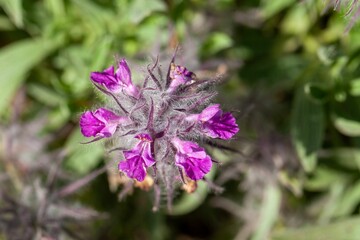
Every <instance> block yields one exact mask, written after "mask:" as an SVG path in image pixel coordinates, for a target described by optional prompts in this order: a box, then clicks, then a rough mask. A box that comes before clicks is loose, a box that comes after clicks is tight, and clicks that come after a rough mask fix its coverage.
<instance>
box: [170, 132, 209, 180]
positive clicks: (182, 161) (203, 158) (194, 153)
mask: <svg viewBox="0 0 360 240" xmlns="http://www.w3.org/2000/svg"><path fill="white" fill-rule="evenodd" d="M171 142H172V144H173V145H174V147H175V148H176V155H175V164H176V165H177V166H178V167H181V168H182V169H184V171H185V173H186V175H187V176H188V177H189V178H190V179H192V180H195V181H196V180H199V179H202V178H203V177H204V176H205V174H207V173H208V172H210V169H211V166H212V161H211V158H210V157H209V156H208V155H207V154H206V152H205V150H204V148H202V147H200V146H199V145H197V144H196V143H194V142H190V141H182V140H180V139H179V138H177V137H175V138H173V139H172V141H171Z"/></svg>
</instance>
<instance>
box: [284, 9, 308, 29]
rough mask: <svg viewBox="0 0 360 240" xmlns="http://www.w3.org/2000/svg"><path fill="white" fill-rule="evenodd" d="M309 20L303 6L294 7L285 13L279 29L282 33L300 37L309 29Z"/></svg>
mask: <svg viewBox="0 0 360 240" xmlns="http://www.w3.org/2000/svg"><path fill="white" fill-rule="evenodd" d="M310 24H311V22H310V18H309V16H308V14H307V9H306V7H305V5H300V4H299V5H296V6H294V7H293V8H291V10H290V11H289V12H288V13H287V15H286V16H285V19H284V20H283V21H282V25H281V29H282V31H283V32H284V33H288V34H294V35H301V34H304V33H306V32H307V31H308V29H309V28H310Z"/></svg>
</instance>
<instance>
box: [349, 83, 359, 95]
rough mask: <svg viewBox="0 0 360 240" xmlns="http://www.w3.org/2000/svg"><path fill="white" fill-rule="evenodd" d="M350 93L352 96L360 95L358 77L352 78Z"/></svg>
mask: <svg viewBox="0 0 360 240" xmlns="http://www.w3.org/2000/svg"><path fill="white" fill-rule="evenodd" d="M349 91H350V95H352V96H354V97H359V96H360V78H357V79H354V80H352V81H351V82H350V89H349Z"/></svg>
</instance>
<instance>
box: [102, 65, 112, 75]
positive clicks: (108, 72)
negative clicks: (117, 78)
mask: <svg viewBox="0 0 360 240" xmlns="http://www.w3.org/2000/svg"><path fill="white" fill-rule="evenodd" d="M104 73H106V74H109V75H111V76H113V75H114V66H110V67H108V68H107V69H105V70H104Z"/></svg>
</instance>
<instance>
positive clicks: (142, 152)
mask: <svg viewBox="0 0 360 240" xmlns="http://www.w3.org/2000/svg"><path fill="white" fill-rule="evenodd" d="M135 138H138V139H139V140H140V142H139V143H138V144H137V145H136V146H135V147H134V148H133V149H131V150H128V151H123V153H124V157H125V161H122V162H120V163H119V170H121V171H123V172H124V173H125V174H126V175H127V176H128V177H130V178H135V179H136V180H138V181H143V180H144V179H145V176H146V168H147V167H150V166H152V165H154V164H155V159H154V158H153V155H152V152H151V145H152V142H153V141H152V138H151V137H150V135H148V134H139V135H137V136H135Z"/></svg>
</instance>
